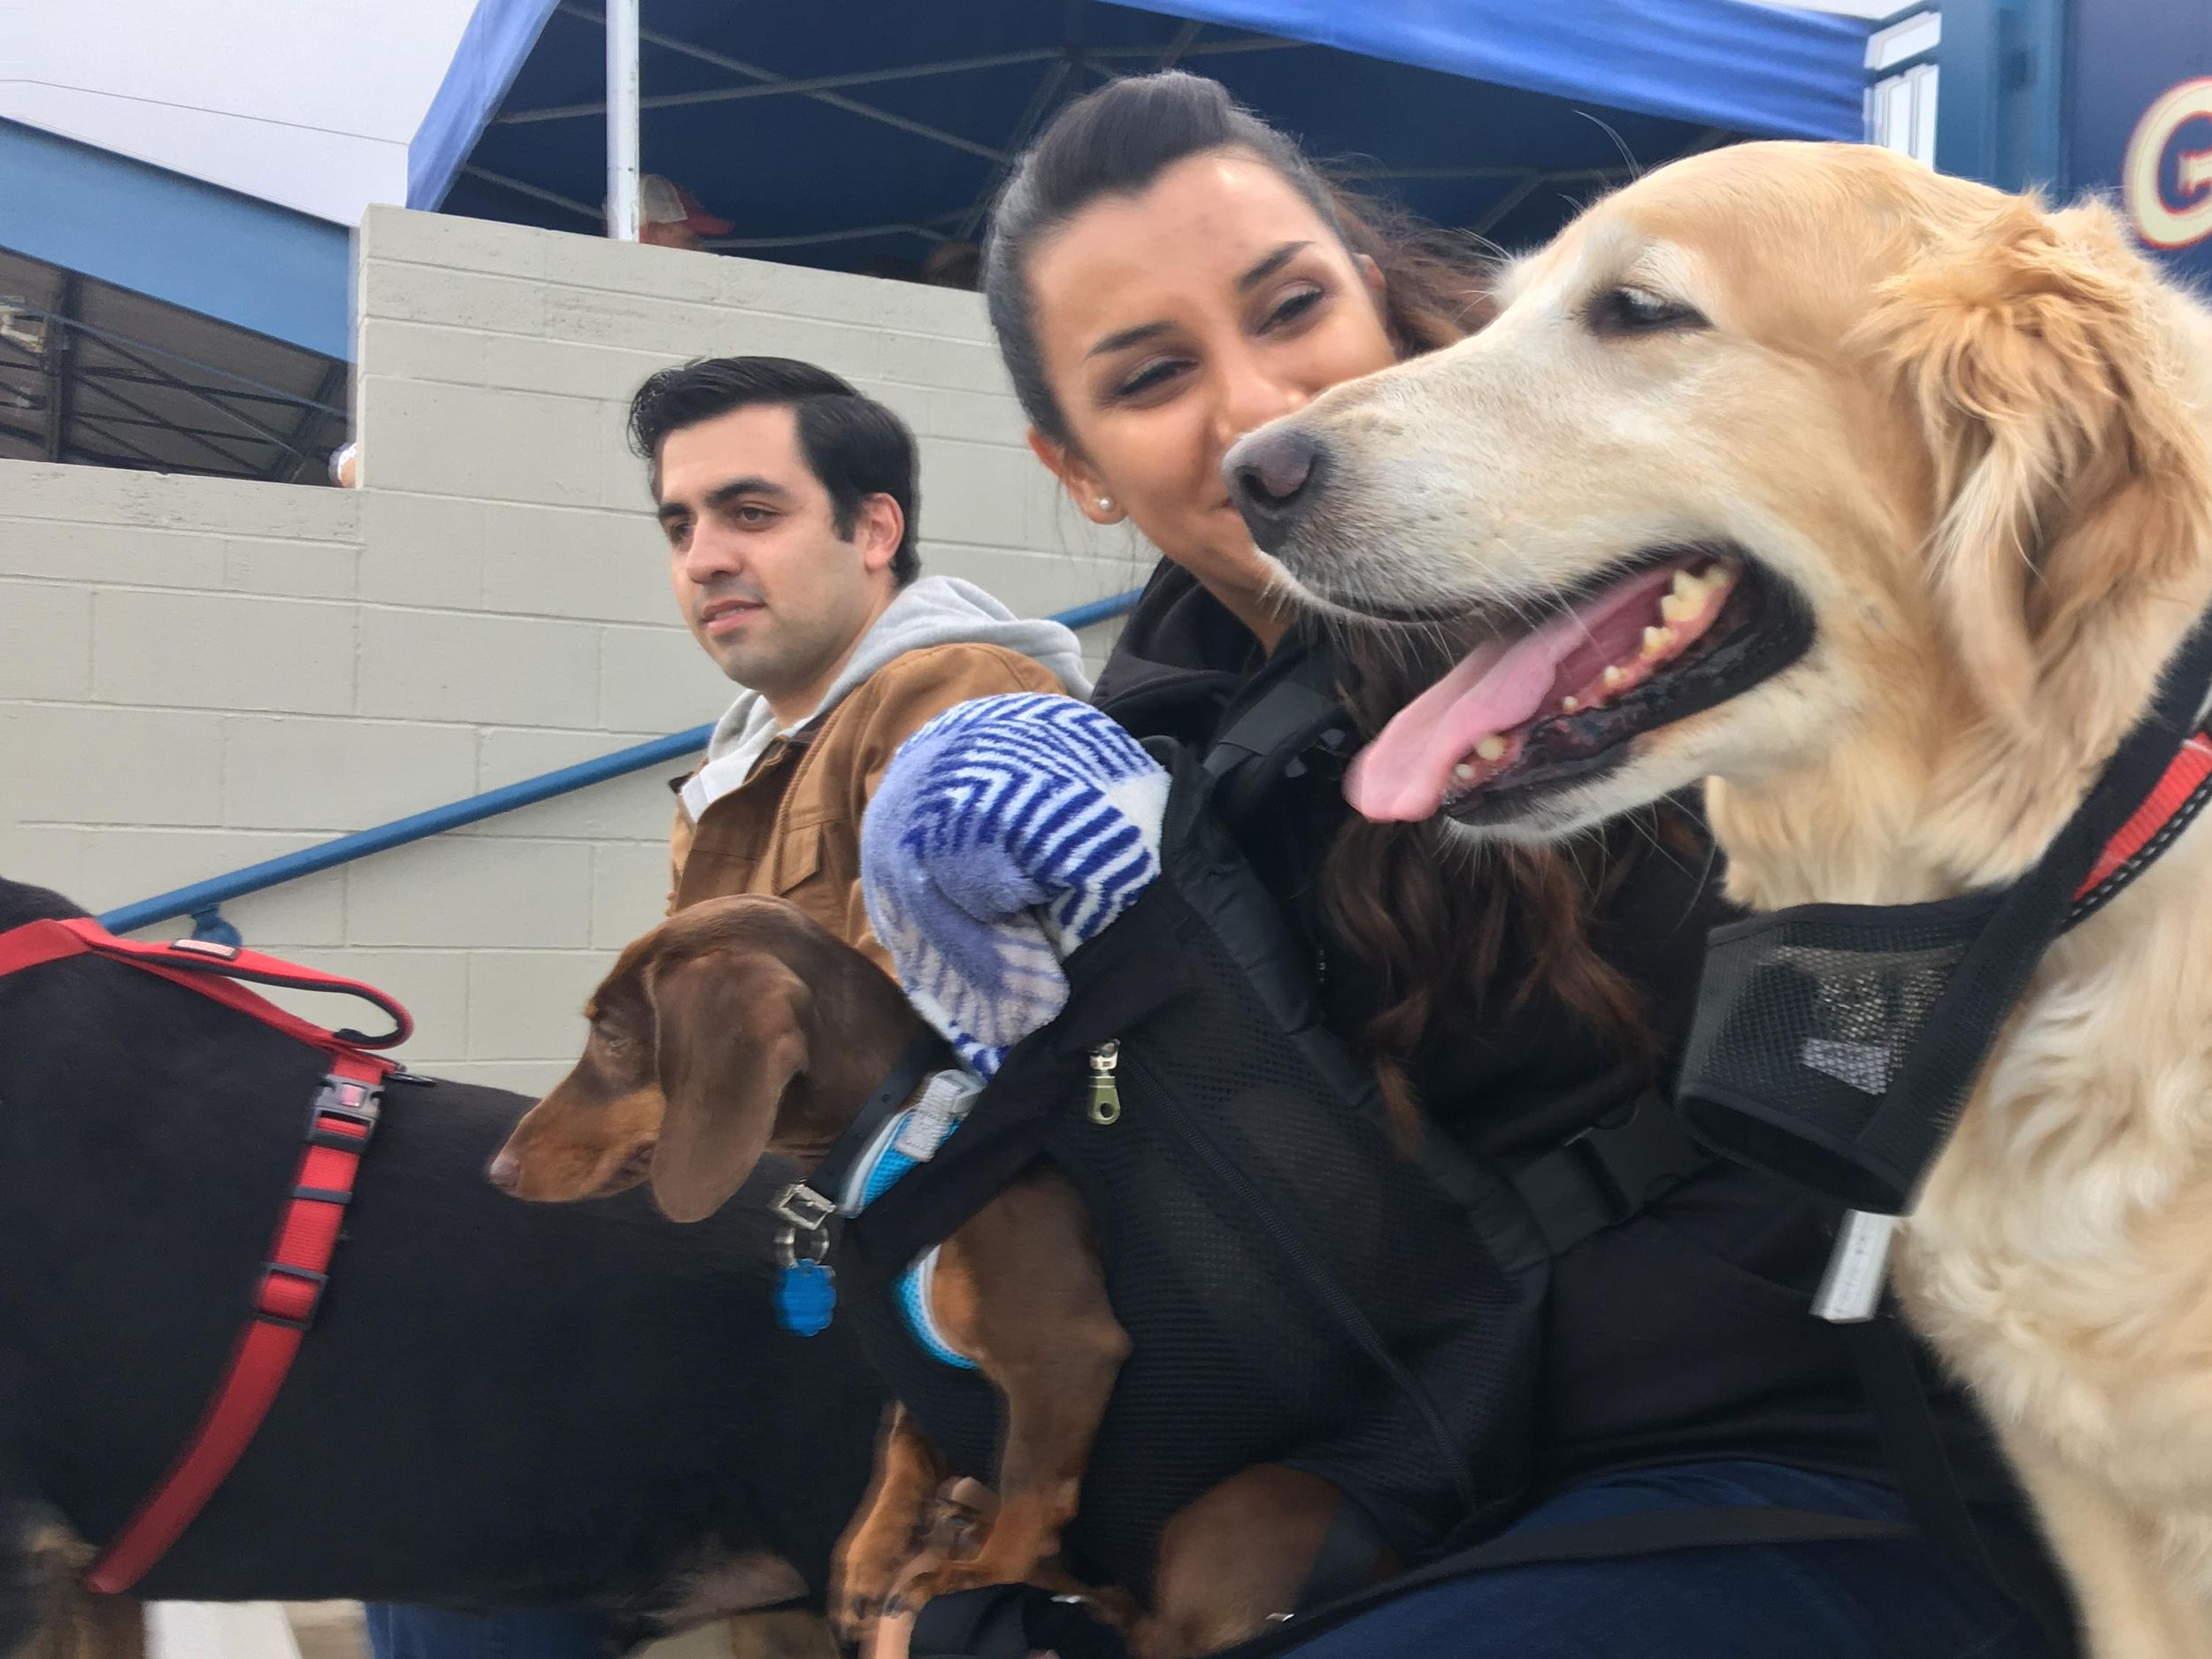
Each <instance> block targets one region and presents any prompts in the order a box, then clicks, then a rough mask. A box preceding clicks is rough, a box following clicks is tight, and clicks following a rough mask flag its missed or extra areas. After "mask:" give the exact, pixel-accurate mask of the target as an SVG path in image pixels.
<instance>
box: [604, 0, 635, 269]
mask: <svg viewBox="0 0 2212 1659" xmlns="http://www.w3.org/2000/svg"><path fill="white" fill-rule="evenodd" d="M637 12H638V0H607V234H608V235H610V236H611V237H613V238H614V239H615V240H616V241H618V242H635V241H636V240H637V238H638V199H637V117H638V111H637V100H638V79H637Z"/></svg>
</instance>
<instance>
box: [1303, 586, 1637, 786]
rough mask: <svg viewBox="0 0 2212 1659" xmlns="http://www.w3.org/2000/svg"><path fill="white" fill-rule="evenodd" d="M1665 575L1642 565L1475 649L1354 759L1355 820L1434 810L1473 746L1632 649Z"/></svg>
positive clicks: (1350, 775) (1349, 779)
mask: <svg viewBox="0 0 2212 1659" xmlns="http://www.w3.org/2000/svg"><path fill="white" fill-rule="evenodd" d="M1672 574H1673V567H1672V566H1671V565H1670V566H1668V567H1665V568H1663V569H1659V570H1654V571H1647V572H1642V573H1640V574H1639V575H1636V576H1633V577H1631V578H1629V579H1628V580H1625V581H1622V582H1617V583H1616V584H1615V585H1614V586H1612V587H1611V588H1607V589H1606V590H1605V591H1604V592H1603V593H1601V594H1599V595H1595V596H1594V597H1593V598H1591V599H1588V600H1586V601H1585V602H1584V603H1581V604H1578V605H1577V606H1575V607H1574V608H1573V609H1572V610H1571V611H1567V612H1566V613H1565V614H1564V615H1562V616H1560V617H1558V618H1555V619H1554V620H1552V621H1550V622H1548V623H1546V624H1545V625H1544V626H1542V627H1540V628H1539V629H1537V630H1536V632H1535V633H1533V634H1528V635H1526V636H1525V637H1524V638H1521V639H1518V640H1514V641H1496V640H1493V641H1486V642H1485V643H1483V644H1481V645H1479V646H1478V647H1476V648H1475V649H1474V651H1473V652H1472V654H1471V655H1470V656H1469V657H1467V659H1466V660H1465V661H1464V662H1463V663H1461V664H1459V666H1458V667H1456V668H1455V669H1453V670H1452V672H1450V673H1448V674H1447V675H1445V676H1444V678H1443V679H1442V680H1439V681H1437V683H1436V684H1435V685H1433V686H1432V687H1429V688H1428V690H1426V691H1425V692H1423V693H1422V694H1421V695H1420V696H1418V697H1417V698H1415V699H1414V701H1413V702H1411V703H1408V704H1407V705H1406V706H1405V707H1404V708H1403V709H1402V710H1399V711H1398V713H1397V715H1396V716H1395V717H1394V718H1393V719H1392V720H1391V722H1390V724H1389V725H1388V726H1385V727H1383V729H1382V731H1381V732H1380V733H1378V734H1377V736H1376V738H1375V741H1373V742H1371V743H1370V744H1369V745H1368V746H1367V747H1366V748H1365V749H1362V750H1361V751H1360V752H1359V754H1358V755H1357V756H1356V757H1354V759H1353V762H1352V765H1351V770H1350V771H1349V772H1347V773H1346V774H1345V779H1344V798H1345V799H1346V800H1347V801H1348V802H1349V803H1351V805H1352V809H1353V810H1355V811H1356V812H1357V813H1359V815H1360V816H1361V817H1363V818H1371V819H1374V820H1375V821H1377V822H1379V823H1415V822H1417V821H1418V820H1420V819H1422V818H1429V817H1432V816H1433V815H1434V813H1435V812H1436V810H1437V809H1438V808H1440V807H1441V806H1442V805H1443V804H1444V798H1445V796H1446V795H1448V794H1450V793H1451V787H1452V783H1453V778H1452V771H1453V768H1454V767H1455V766H1457V765H1458V764H1460V763H1461V762H1462V761H1463V760H1465V759H1467V758H1468V757H1469V755H1470V753H1471V751H1472V750H1473V749H1474V748H1475V745H1476V744H1478V743H1479V742H1481V741H1482V740H1483V739H1484V738H1486V737H1490V736H1493V735H1495V734H1497V733H1504V732H1507V731H1509V730H1510V729H1511V728H1512V727H1514V726H1519V725H1520V724H1521V723H1522V722H1523V721H1525V720H1527V719H1529V718H1531V717H1532V716H1533V715H1534V714H1536V713H1537V711H1538V710H1540V709H1542V708H1543V707H1545V705H1546V702H1547V699H1548V695H1550V694H1551V693H1552V691H1553V689H1554V685H1555V682H1556V681H1561V680H1563V679H1571V680H1575V681H1576V688H1579V687H1580V685H1581V684H1582V683H1583V681H1585V680H1588V679H1594V677H1595V676H1596V675H1597V674H1598V673H1599V672H1601V670H1602V669H1603V667H1604V665H1605V664H1606V663H1607V662H1609V661H1610V660H1612V659H1613V658H1614V657H1616V656H1617V655H1620V654H1622V653H1623V652H1626V653H1628V654H1631V655H1632V654H1633V650H1634V647H1635V642H1636V641H1637V639H1638V638H1639V636H1640V634H1641V632H1642V626H1643V622H1644V620H1645V613H1646V612H1647V611H1649V610H1650V609H1651V606H1652V603H1653V602H1654V601H1655V599H1656V597H1657V595H1659V594H1660V593H1662V592H1663V591H1664V590H1665V588H1666V587H1667V584H1668V582H1669V581H1670V580H1671V579H1672ZM1651 619H1652V620H1656V619H1657V618H1656V617H1653V618H1651ZM1563 665H1565V667H1566V669H1567V672H1566V673H1565V674H1564V675H1563V674H1562V672H1561V671H1562V667H1563Z"/></svg>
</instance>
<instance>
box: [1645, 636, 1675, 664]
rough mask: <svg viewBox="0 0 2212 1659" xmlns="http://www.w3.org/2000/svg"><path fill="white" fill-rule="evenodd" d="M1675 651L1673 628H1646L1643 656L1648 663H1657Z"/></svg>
mask: <svg viewBox="0 0 2212 1659" xmlns="http://www.w3.org/2000/svg"><path fill="white" fill-rule="evenodd" d="M1672 649H1674V630H1673V629H1672V628H1646V629H1645V630H1644V652H1643V656H1644V661H1646V662H1647V663H1655V662H1657V661H1658V660H1659V659H1660V658H1661V657H1664V656H1665V655H1666V654H1667V653H1668V652H1669V651H1671V650H1672Z"/></svg>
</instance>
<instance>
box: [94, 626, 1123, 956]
mask: <svg viewBox="0 0 2212 1659" xmlns="http://www.w3.org/2000/svg"><path fill="white" fill-rule="evenodd" d="M1136 603H1137V595H1136V591H1135V590H1134V589H1132V590H1131V591H1130V592H1128V593H1125V594H1116V595H1113V596H1112V597H1111V598H1109V599H1094V600H1093V601H1091V603H1088V604H1084V605H1077V606H1075V607H1074V608H1073V609H1072V610H1069V611H1060V612H1058V613H1057V614H1056V615H1055V616H1054V617H1053V618H1051V619H1052V620H1053V621H1055V622H1057V623H1059V624H1060V625H1061V626H1064V627H1069V628H1087V627H1092V626H1095V625H1096V624H1098V623H1101V622H1110V621H1112V620H1113V619H1114V618H1116V617H1118V616H1124V615H1126V614H1127V613H1128V611H1130V610H1131V608H1132V607H1133V606H1134V605H1135V604H1136ZM713 730H714V726H713V723H712V722H711V721H710V722H709V723H708V724H706V725H705V726H693V727H692V728H691V729H690V730H689V731H687V732H678V733H675V734H673V735H672V736H670V737H658V738H655V739H654V740H653V741H651V742H649V743H634V744H632V745H631V746H630V747H629V748H628V749H617V750H616V751H615V752H614V753H613V754H611V755H602V756H600V757H598V758H597V759H596V760H587V761H581V762H579V763H578V764H576V765H573V766H564V767H562V768H561V769H560V770H559V771H558V772H543V773H541V774H540V775H539V776H537V777H535V778H526V779H525V780H523V781H522V782H520V783H511V784H508V785H507V786H505V787H503V788H498V789H487V790H486V791H485V792H484V793H483V794H482V795H471V796H469V797H468V798H467V799H466V800H465V801H454V802H450V803H448V804H446V805H444V806H436V807H432V808H431V809H430V810H428V811H426V812H416V813H413V814H411V815H410V816H409V817H406V818H394V819H393V820H392V821H391V822H390V823H388V824H379V825H377V826H375V827H374V828H373V829H365V830H357V831H355V832H354V833H352V834H350V835H341V836H339V837H338V838H337V839H336V840H335V841H325V842H323V843H322V844H321V845H320V846H319V847H303V848H302V849H300V850H299V851H297V852H293V853H285V854H283V855H281V856H278V857H275V858H265V859H263V860H262V861H261V862H260V863H259V864H248V865H247V866H246V867H245V868H244V869H242V870H234V871H232V872H230V873H229V874H227V875H220V876H212V877H210V878H209V879H207V880H205V881H196V882H194V883H193V884H192V885H191V886H190V887H177V888H175V889H173V890H172V891H170V892H167V893H162V894H157V895H155V896H154V897H152V898H150V899H142V900H140V901H139V902H137V903H135V904H126V905H124V906H123V907H122V908H121V909H120V910H110V911H108V912H107V914H106V915H104V916H103V917H101V918H100V926H103V927H104V928H106V929H107V930H108V932H110V933H131V932H134V931H135V930H136V929H138V928H141V927H147V926H151V925H152V924H154V923H156V922H160V921H166V920H167V919H168V918H171V917H173V916H188V917H190V918H192V923H193V928H192V932H193V937H194V938H196V939H207V940H213V941H217V942H219V943H222V944H229V945H234V944H237V943H239V942H240V941H239V937H238V930H237V929H236V928H234V927H233V926H231V925H230V924H229V923H228V922H227V921H225V920H224V919H223V918H222V915H221V907H222V905H223V904H224V903H225V902H227V901H229V900H231V899H237V898H243V897H244V896H245V895H247V894H249V893H258V892H260V891H261V890H262V889H263V888H265V887H276V886H279V885H280V884H281V883H283V882H287V881H296V880H297V879H299V878H300V877H302V876H311V875H314V874H316V873H318V872H321V871H324V870H329V869H332V868H334V867H335V866H336V865H339V864H350V863H351V862H352V861H353V860H355V859H357V858H365V857H367V856H369V855H370V854H371V853H380V852H388V851H389V850H390V849H392V848H395V847H404V846H405V845H407V843H408V842H410V841H422V840H424V839H425V838H426V837H428V836H432V835H437V834H442V833H444V832H445V831H447V830H452V829H459V828H461V827H462V826H465V825H469V824H480V823H482V822H483V821H484V820H485V819H486V818H496V817H498V816H499V815H500V814H501V813H503V812H512V811H514V810H517V809H518V808H521V807H526V806H535V805H536V804H537V803H539V802H541V801H550V800H552V799H553V798H554V797H555V796H556V795H568V794H570V793H572V791H574V790H578V789H588V788H589V787H591V786H592V785H594V784H595V783H605V782H607V781H608V780H610V779H614V778H620V777H623V776H625V775H626V774H627V773H629V772H641V771H643V770H644V769H645V768H646V767H648V766H660V765H665V764H667V763H668V762H670V761H672V760H680V759H682V758H683V757H685V756H687V755H689V754H693V753H695V752H696V751H697V750H699V749H703V748H705V747H706V742H707V738H708V736H709V735H710V733H712V732H713Z"/></svg>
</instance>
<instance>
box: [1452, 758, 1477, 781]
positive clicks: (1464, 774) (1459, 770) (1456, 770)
mask: <svg viewBox="0 0 2212 1659" xmlns="http://www.w3.org/2000/svg"><path fill="white" fill-rule="evenodd" d="M1474 780H1475V769H1474V768H1473V767H1472V766H1470V765H1469V764H1467V763H1466V762H1465V761H1461V762H1460V763H1459V764H1458V765H1456V766H1455V767H1453V768H1452V781H1453V782H1454V783H1472V782H1473V781H1474Z"/></svg>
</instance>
